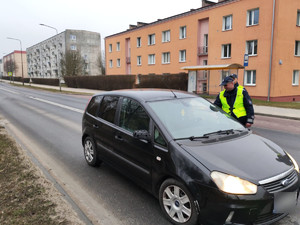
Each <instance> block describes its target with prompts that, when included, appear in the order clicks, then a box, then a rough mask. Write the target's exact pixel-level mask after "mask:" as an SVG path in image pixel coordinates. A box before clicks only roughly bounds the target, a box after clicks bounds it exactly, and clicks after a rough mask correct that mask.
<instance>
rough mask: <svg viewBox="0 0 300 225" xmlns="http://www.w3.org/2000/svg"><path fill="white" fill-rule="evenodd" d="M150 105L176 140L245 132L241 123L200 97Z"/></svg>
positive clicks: (150, 103)
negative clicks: (212, 134)
mask: <svg viewBox="0 0 300 225" xmlns="http://www.w3.org/2000/svg"><path fill="white" fill-rule="evenodd" d="M149 105H150V107H151V108H152V110H153V111H154V112H155V113H156V114H157V116H158V117H159V119H160V121H161V122H162V123H163V124H164V126H165V127H166V128H167V129H168V131H169V132H170V134H171V135H172V136H173V138H174V139H180V138H189V137H201V136H203V135H205V134H209V133H213V132H217V131H223V130H224V131H225V130H245V128H244V127H243V126H242V125H241V124H240V123H239V122H237V121H236V120H234V119H233V118H232V117H230V116H228V115H227V114H226V113H224V112H223V111H222V110H220V109H219V108H218V107H216V106H214V105H213V104H211V103H209V102H208V101H206V100H205V99H202V98H200V97H199V98H197V97H196V98H185V99H177V98H175V99H172V100H165V101H157V102H149Z"/></svg>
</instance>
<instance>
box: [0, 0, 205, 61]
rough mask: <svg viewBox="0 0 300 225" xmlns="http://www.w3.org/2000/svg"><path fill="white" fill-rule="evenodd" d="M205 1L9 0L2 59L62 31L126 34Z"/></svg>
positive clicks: (2, 23)
mask: <svg viewBox="0 0 300 225" xmlns="http://www.w3.org/2000/svg"><path fill="white" fill-rule="evenodd" d="M201 2H202V1H201V0H187V1H182V0H151V1H142V0H106V1H103V0H6V1H2V3H1V10H0V29H1V31H0V54H1V55H0V58H2V57H3V56H4V55H6V54H9V53H11V52H13V51H14V50H20V43H19V42H18V41H14V40H9V39H7V37H12V38H16V39H20V40H21V42H22V49H23V50H26V48H28V47H30V46H32V45H34V44H37V43H39V42H41V41H43V40H45V39H47V38H49V37H51V36H54V35H55V34H56V31H55V30H54V29H51V28H47V27H44V26H40V25H39V24H41V23H43V24H46V25H49V26H52V27H55V28H56V29H57V30H58V33H60V32H63V31H64V30H66V29H75V30H87V31H94V32H98V33H100V35H101V45H102V47H103V45H104V38H105V37H106V36H109V35H112V34H115V33H118V32H122V31H125V30H126V29H128V27H129V24H136V23H137V22H138V21H139V22H146V23H150V22H154V21H155V20H157V19H163V18H166V17H169V16H173V15H176V14H180V13H183V12H186V11H189V10H190V9H192V8H193V9H196V8H200V7H201Z"/></svg>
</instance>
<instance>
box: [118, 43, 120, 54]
mask: <svg viewBox="0 0 300 225" xmlns="http://www.w3.org/2000/svg"><path fill="white" fill-rule="evenodd" d="M118 51H120V42H117V52H118Z"/></svg>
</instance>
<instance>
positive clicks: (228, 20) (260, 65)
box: [105, 0, 300, 101]
mask: <svg viewBox="0 0 300 225" xmlns="http://www.w3.org/2000/svg"><path fill="white" fill-rule="evenodd" d="M202 3H203V4H202V7H201V8H198V9H191V10H190V11H188V12H184V13H182V14H178V15H174V16H171V17H168V18H165V19H159V20H157V21H154V22H152V23H148V24H146V23H137V25H130V26H129V29H128V30H126V31H123V32H120V33H117V34H113V35H110V36H108V37H106V38H105V52H106V73H107V75H116V74H166V73H180V72H186V71H185V70H183V69H182V68H183V67H187V66H203V65H209V66H211V65H227V64H234V63H237V64H241V65H244V59H245V56H246V58H247V59H248V65H247V66H245V68H244V69H240V70H238V71H237V70H226V69H222V70H214V71H210V74H209V76H207V71H198V73H197V87H196V92H198V93H201V92H206V91H207V90H208V89H209V93H210V94H217V93H218V92H219V91H220V90H221V87H219V84H220V82H221V80H222V78H223V77H224V76H226V75H228V74H230V73H238V75H239V83H240V84H241V85H244V86H245V87H246V88H247V90H248V92H249V93H250V95H251V96H252V97H254V98H258V99H269V100H271V101H300V87H299V71H300V1H299V0H263V1H262V0H223V1H219V2H218V3H212V2H209V1H206V0H203V1H202Z"/></svg>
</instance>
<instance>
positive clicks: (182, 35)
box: [179, 26, 186, 39]
mask: <svg viewBox="0 0 300 225" xmlns="http://www.w3.org/2000/svg"><path fill="white" fill-rule="evenodd" d="M185 38H186V26H183V27H180V28H179V39H185Z"/></svg>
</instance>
